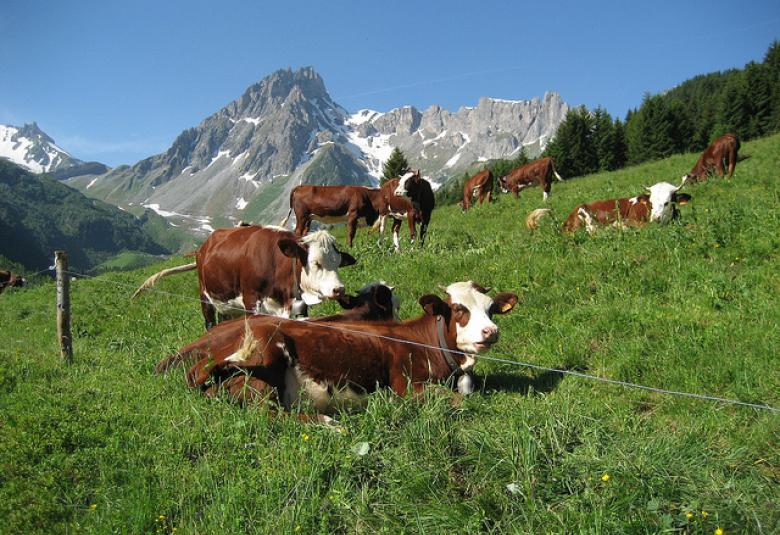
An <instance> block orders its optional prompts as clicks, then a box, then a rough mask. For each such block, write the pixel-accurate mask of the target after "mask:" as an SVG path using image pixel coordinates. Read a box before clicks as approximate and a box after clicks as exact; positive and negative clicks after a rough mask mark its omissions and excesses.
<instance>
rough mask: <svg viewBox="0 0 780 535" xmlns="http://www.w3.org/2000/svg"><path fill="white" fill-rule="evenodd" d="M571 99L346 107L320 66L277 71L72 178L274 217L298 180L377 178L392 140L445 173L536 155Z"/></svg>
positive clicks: (136, 199)
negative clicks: (154, 149) (159, 142)
mask: <svg viewBox="0 0 780 535" xmlns="http://www.w3.org/2000/svg"><path fill="white" fill-rule="evenodd" d="M568 109H569V107H568V106H567V105H566V104H565V103H564V102H563V101H562V100H561V98H560V97H559V96H558V95H557V94H554V93H548V94H546V95H545V96H544V98H543V99H533V100H529V101H504V100H497V99H489V98H483V99H481V100H480V101H479V104H478V105H477V106H476V107H474V108H465V107H464V108H461V109H460V110H458V111H457V112H449V111H447V110H445V109H443V108H441V107H439V106H432V107H430V108H429V109H428V110H426V111H424V112H419V111H418V110H416V109H415V108H413V107H411V106H406V107H402V108H397V109H394V110H391V111H389V112H387V113H380V112H376V111H371V110H361V111H359V112H357V113H355V114H350V113H349V112H347V111H346V110H345V109H344V108H342V107H341V106H339V105H338V104H336V103H335V102H334V101H333V99H332V98H331V97H330V95H329V94H328V92H327V90H326V88H325V84H324V82H323V80H322V78H321V77H320V76H319V74H317V73H316V72H315V71H314V70H313V69H312V68H303V69H300V70H297V71H292V70H290V69H287V70H280V71H277V72H275V73H273V74H271V75H270V76H268V77H267V78H265V79H263V80H262V81H260V82H258V83H256V84H254V85H252V86H250V87H249V88H248V89H247V90H246V91H245V92H244V94H243V95H242V96H241V97H240V98H238V99H236V100H235V101H233V102H231V103H229V104H228V105H227V106H225V107H224V108H222V109H221V110H219V111H218V112H216V113H214V114H213V115H211V116H209V117H207V118H206V119H205V120H203V122H201V123H200V124H199V125H198V126H197V127H195V128H190V129H187V130H185V131H184V132H182V133H181V134H180V135H179V136H178V137H177V138H176V140H175V141H174V142H173V144H172V145H171V147H170V148H169V149H168V150H167V151H166V152H165V153H163V154H158V155H155V156H152V157H150V158H146V159H145V160H142V161H140V162H138V163H136V164H135V165H133V166H121V167H118V168H116V169H113V170H112V171H110V172H108V173H106V174H103V175H100V176H94V175H90V176H86V177H75V178H73V179H72V180H71V181H70V182H69V183H70V184H71V185H72V186H74V187H76V188H78V189H80V190H81V191H83V192H84V193H85V194H87V195H89V196H93V197H96V198H99V199H103V200H105V201H107V202H110V203H114V204H117V205H121V206H124V207H127V206H130V205H133V206H135V205H139V204H140V205H143V206H147V207H150V208H152V209H154V210H156V211H157V212H158V213H159V214H161V215H164V216H166V217H170V218H174V219H176V220H177V223H184V224H187V225H188V226H190V227H191V228H195V229H199V230H200V231H201V232H208V231H209V230H210V229H211V228H213V227H214V226H218V225H223V224H226V223H228V222H229V221H232V220H236V219H249V218H252V219H255V220H258V221H264V222H267V221H278V217H279V215H280V214H281V213H283V212H286V211H287V198H288V194H289V191H290V190H291V189H292V188H293V187H294V186H296V185H298V184H300V183H307V184H364V185H375V184H377V183H378V181H379V177H380V175H381V172H382V164H383V163H384V160H385V159H386V158H387V156H388V155H389V153H390V151H391V150H392V148H393V147H396V146H398V147H401V148H402V150H404V152H405V154H406V157H407V159H408V161H409V163H410V164H411V165H412V166H413V167H416V168H420V169H422V170H423V171H424V173H425V174H426V175H427V176H429V177H430V178H431V179H432V180H433V181H434V182H436V183H439V184H441V183H443V182H445V181H446V180H447V179H449V178H450V177H452V176H454V175H455V174H457V173H458V172H459V171H462V170H464V169H466V168H467V167H469V166H470V165H472V164H473V163H474V162H475V161H486V160H488V159H493V158H500V157H507V156H511V155H513V154H516V153H517V152H518V151H519V150H520V148H521V147H526V148H527V149H528V151H529V153H531V154H536V153H538V152H539V151H540V150H541V148H542V147H543V146H544V144H545V143H546V142H547V140H549V139H550V137H551V136H552V135H553V134H554V132H555V130H556V128H557V126H558V124H560V122H561V121H562V120H563V118H564V117H565V115H566V112H567V111H568ZM282 183H283V186H282ZM260 200H262V203H261V202H260Z"/></svg>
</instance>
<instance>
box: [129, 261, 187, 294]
mask: <svg viewBox="0 0 780 535" xmlns="http://www.w3.org/2000/svg"><path fill="white" fill-rule="evenodd" d="M197 267H198V264H197V262H192V263H191V264H184V265H183V266H176V267H172V268H168V269H163V270H162V271H160V272H158V273H155V274H154V275H152V276H151V277H149V278H148V279H146V280H145V281H144V283H143V284H142V285H141V286H139V287H138V289H137V290H136V291H135V292H134V293H133V295H132V297H130V299H135V298H136V296H137V295H138V294H140V293H141V292H143V291H144V290H148V289H149V288H151V287H152V286H154V285H155V283H156V282H157V281H158V280H160V279H162V278H163V277H167V276H168V275H173V274H175V273H183V272H185V271H191V270H193V269H195V268H197Z"/></svg>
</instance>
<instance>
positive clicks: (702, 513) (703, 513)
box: [701, 511, 710, 518]
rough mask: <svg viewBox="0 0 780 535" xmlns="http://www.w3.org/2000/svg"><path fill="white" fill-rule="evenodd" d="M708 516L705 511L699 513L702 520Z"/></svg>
mask: <svg viewBox="0 0 780 535" xmlns="http://www.w3.org/2000/svg"><path fill="white" fill-rule="evenodd" d="M708 516H710V514H709V513H708V512H707V511H702V512H701V517H702V518H707V517H708Z"/></svg>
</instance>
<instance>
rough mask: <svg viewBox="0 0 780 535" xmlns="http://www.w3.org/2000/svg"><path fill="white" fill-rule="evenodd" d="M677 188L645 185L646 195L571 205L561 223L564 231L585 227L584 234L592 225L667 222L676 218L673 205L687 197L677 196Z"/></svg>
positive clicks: (679, 194)
mask: <svg viewBox="0 0 780 535" xmlns="http://www.w3.org/2000/svg"><path fill="white" fill-rule="evenodd" d="M681 187H682V185H680V186H673V185H672V184H669V183H668V182H659V183H658V184H654V185H653V186H651V187H647V186H645V189H647V191H648V193H649V194H642V195H637V196H636V197H631V198H630V199H628V198H621V199H605V200H601V201H595V202H592V203H588V204H580V205H579V206H575V207H574V209H573V210H572V211H571V212H570V213H569V217H567V218H566V221H564V222H563V230H564V231H565V232H575V231H576V230H577V229H579V228H581V227H585V230H587V231H588V232H593V231H594V230H596V225H617V226H642V225H644V224H646V223H648V222H650V221H657V222H658V223H668V222H669V221H671V220H673V219H675V218H677V217H678V215H679V212H678V210H677V205H678V204H679V205H683V204H686V203H687V202H688V201H690V200H691V196H690V195H688V194H686V193H679V189H680V188H681Z"/></svg>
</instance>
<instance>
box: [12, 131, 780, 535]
mask: <svg viewBox="0 0 780 535" xmlns="http://www.w3.org/2000/svg"><path fill="white" fill-rule="evenodd" d="M742 153H743V154H749V155H750V158H749V159H747V160H745V161H744V162H741V163H740V164H739V165H738V167H737V172H736V175H735V178H734V179H733V180H730V181H729V180H723V179H713V180H711V181H710V182H708V183H706V184H701V185H697V186H693V187H691V188H689V189H688V192H689V193H691V194H692V196H693V201H692V203H691V204H689V205H687V206H685V207H683V208H682V212H683V214H682V215H683V217H682V221H681V222H680V224H674V225H670V226H666V227H659V226H649V227H647V228H645V229H641V230H637V229H630V230H626V231H622V232H621V231H616V230H614V229H605V230H603V231H601V232H599V233H597V234H596V235H594V236H587V235H584V234H579V235H576V236H574V237H568V236H562V235H561V234H560V232H559V231H558V229H559V223H560V222H561V221H562V220H563V218H565V216H566V214H567V212H568V211H569V210H570V209H571V207H573V206H574V205H575V204H577V203H578V202H581V201H584V200H594V199H598V198H606V197H610V196H618V195H635V194H636V193H638V192H639V191H640V184H642V183H647V184H650V183H652V182H654V181H660V180H669V181H675V182H676V181H677V180H679V177H680V176H681V175H682V174H683V173H684V172H687V171H688V170H689V169H690V168H691V167H692V166H693V163H694V162H695V160H696V157H697V155H695V154H687V155H679V156H675V157H672V158H670V159H668V160H664V161H660V162H654V163H652V164H646V165H642V166H640V167H634V168H628V169H624V170H621V171H619V172H615V173H609V174H600V175H594V176H588V177H585V178H581V179H572V180H570V181H567V182H565V183H556V184H554V185H553V196H552V197H551V199H550V201H549V203H548V205H549V206H550V207H551V208H553V210H554V218H553V219H551V220H548V222H547V224H546V225H544V226H543V228H542V229H540V230H539V231H536V232H534V233H531V232H528V231H527V230H525V228H524V225H523V220H524V218H525V215H526V214H527V213H528V212H529V211H530V210H531V209H533V208H537V207H539V206H542V201H541V197H542V195H541V191H539V190H538V189H532V190H527V191H525V192H523V193H522V194H521V199H520V201H515V200H514V199H512V198H510V197H508V196H501V197H500V198H499V200H498V201H497V202H495V203H493V204H491V205H490V206H487V207H482V208H479V207H478V208H476V209H475V210H473V211H471V212H469V213H468V214H465V215H464V214H461V213H460V211H459V209H458V208H457V206H449V207H444V208H442V209H440V210H437V211H436V212H434V216H433V221H432V223H431V227H430V232H429V238H428V241H427V242H426V245H425V248H424V249H422V250H418V249H416V248H415V249H414V250H410V247H409V244H408V238H406V237H405V238H406V239H405V241H404V242H403V243H402V247H404V253H403V254H402V255H400V256H397V255H393V254H391V253H390V251H391V249H392V244H391V240H389V239H388V238H387V237H386V238H385V242H384V243H383V244H381V245H377V244H376V235H375V234H370V233H368V232H367V231H366V230H365V229H361V230H360V231H359V233H358V239H357V241H356V245H355V247H353V250H352V251H351V252H352V253H353V254H354V255H355V256H356V257H357V258H358V264H357V265H356V266H353V267H351V268H347V269H345V270H344V271H343V275H344V278H345V281H346V284H347V287H348V288H349V289H355V288H357V287H359V286H362V285H363V284H364V283H365V282H368V281H372V280H376V279H384V280H386V281H388V282H389V283H391V284H395V285H396V286H397V289H398V293H399V294H400V296H401V298H402V311H401V313H402V316H403V317H405V318H409V317H412V316H416V315H418V314H419V313H420V309H419V306H418V305H417V304H416V299H417V298H418V297H419V296H420V295H422V294H424V293H428V292H432V291H437V290H436V288H437V284H447V283H449V282H452V281H455V280H463V279H474V280H476V281H478V282H480V283H481V284H483V285H489V286H492V287H493V288H495V289H496V290H500V291H503V290H512V291H515V292H517V293H518V295H519V297H520V303H519V304H518V307H517V308H516V310H514V311H513V312H511V313H510V314H509V315H507V316H501V317H498V318H497V323H498V324H499V326H500V328H501V341H500V342H499V344H498V345H497V346H496V347H495V348H494V349H493V350H491V351H490V352H489V353H488V356H494V357H501V358H509V359H513V360H522V361H526V362H530V363H533V364H537V365H542V366H547V367H553V368H560V367H574V366H576V367H577V369H579V370H581V371H584V372H586V373H589V374H593V375H597V376H600V377H605V378H611V379H619V380H624V381H631V382H636V383H641V384H644V385H651V386H657V387H663V388H668V389H672V390H681V391H688V392H694V393H699V394H712V395H716V396H722V397H727V398H735V399H740V400H743V401H748V402H755V403H766V404H769V405H772V406H775V407H780V336H778V332H780V298H778V296H779V295H780V269H778V266H780V234H778V231H777V229H778V228H780V226H779V224H780V204H779V201H780V136H775V137H772V138H766V139H761V140H757V141H754V142H749V143H745V144H744V146H743V149H742ZM340 239H341V240H342V241H343V235H341V236H340ZM183 262H185V259H181V258H179V259H172V260H170V261H168V262H166V263H165V264H158V265H155V266H150V267H147V268H144V269H142V270H138V271H136V272H124V273H121V274H109V275H104V276H101V277H99V278H97V279H91V280H90V279H80V280H78V281H76V282H75V283H74V284H73V294H72V301H73V322H74V333H75V340H74V350H75V360H74V362H73V363H72V364H70V365H63V364H62V363H61V362H60V361H59V358H58V354H57V350H56V347H55V344H54V321H53V315H54V306H53V303H54V288H53V286H52V285H50V284H48V285H44V286H38V287H35V288H31V289H28V290H27V291H7V292H6V293H4V294H3V295H2V296H0V325H3V326H4V327H3V328H2V329H0V357H2V359H3V365H2V366H0V482H1V484H0V518H3V519H4V522H3V523H2V524H1V525H0V526H1V527H0V531H5V532H7V533H33V532H41V533H42V532H45V533H52V532H76V531H84V532H101V533H107V532H128V533H147V532H158V533H172V532H173V530H174V528H175V529H176V532H177V533H217V532H223V533H242V532H252V533H269V532H273V531H276V532H281V533H291V532H300V533H333V532H345V533H354V532H360V533H373V532H383V533H402V532H413V533H418V532H426V533H441V532H452V531H456V530H457V531H458V532H468V533H476V532H494V533H506V532H511V533H580V532H581V533H660V532H665V531H672V532H678V533H706V534H711V533H713V532H714V531H715V529H716V528H718V527H720V528H722V529H723V530H724V531H725V533H727V534H729V533H777V532H779V531H780V510H779V509H778V507H777V504H778V503H780V447H779V446H780V414H778V413H771V412H767V411H759V410H755V409H749V408H743V407H736V406H732V405H725V404H721V403H715V402H710V401H700V400H693V399H686V398H678V397H671V396H667V395H661V394H654V393H649V392H644V391H638V390H630V389H626V388H623V387H618V386H612V385H606V384H602V383H597V382H594V381H590V380H585V379H581V378H575V377H571V376H562V375H560V374H557V373H551V372H537V371H534V370H531V369H527V368H523V367H518V366H513V365H509V364H501V363H497V362H491V361H488V360H481V361H479V363H478V365H477V368H476V371H477V375H478V376H480V377H481V378H482V385H481V389H480V390H479V391H478V392H476V393H475V394H474V395H472V396H470V397H468V398H466V399H464V400H463V401H461V402H459V401H458V400H456V399H455V398H454V397H453V395H452V394H451V392H450V391H449V390H447V389H446V388H444V387H439V388H432V389H430V390H429V393H428V395H427V396H426V398H425V400H423V401H421V402H420V401H417V400H413V399H401V398H397V397H394V396H392V395H389V394H387V393H379V394H376V395H372V396H371V399H370V403H369V406H368V408H367V410H366V411H364V412H359V413H352V414H341V415H339V417H338V419H339V420H340V422H341V425H342V426H343V429H344V432H343V433H339V432H336V431H334V430H333V429H329V428H326V427H322V426H317V425H303V424H300V423H298V421H297V420H295V419H294V418H289V417H280V418H274V417H270V416H269V414H268V412H267V411H266V410H265V409H264V408H252V409H240V408H238V407H235V406H233V405H231V404H230V403H228V402H225V401H223V400H207V399H203V398H201V397H199V396H198V395H197V394H196V393H195V392H191V391H188V390H187V388H186V387H185V386H184V382H183V378H182V371H181V370H176V371H173V372H171V373H169V374H168V375H166V376H162V377H158V376H155V375H153V373H152V367H153V365H154V363H155V362H156V361H157V360H158V359H160V358H161V357H163V356H164V355H166V354H167V353H168V352H170V351H173V350H174V349H176V348H177V347H179V346H181V345H183V344H184V343H186V342H189V341H190V340H192V339H193V338H195V337H196V336H198V335H199V334H200V333H201V332H202V328H203V327H202V325H203V323H202V318H201V317H200V312H199V307H198V304H197V301H196V298H197V293H196V286H197V285H196V280H195V277H194V274H193V273H187V274H184V275H179V276H175V277H171V278H168V279H164V280H163V281H161V282H160V283H159V285H158V289H159V290H161V291H164V292H170V293H172V294H180V295H181V296H182V298H176V297H174V296H172V295H168V294H147V295H145V296H143V297H142V298H141V299H139V300H136V301H130V300H129V299H128V295H129V294H130V293H131V291H132V288H133V287H135V286H136V285H137V284H139V283H140V282H141V281H142V280H143V279H144V278H145V277H146V276H148V275H149V274H151V273H152V272H154V271H157V270H158V269H160V268H161V267H162V266H163V265H166V266H167V265H174V264H177V263H183ZM330 310H332V306H330V305H329V306H325V307H320V308H318V309H317V310H316V311H315V313H318V314H319V313H326V312H328V311H330ZM366 446H367V447H366ZM689 514H690V518H689V517H688V515H689Z"/></svg>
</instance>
